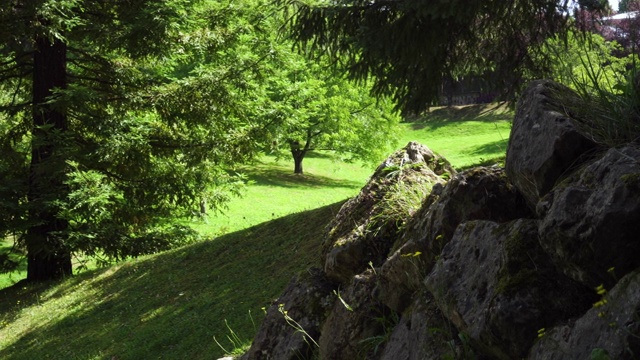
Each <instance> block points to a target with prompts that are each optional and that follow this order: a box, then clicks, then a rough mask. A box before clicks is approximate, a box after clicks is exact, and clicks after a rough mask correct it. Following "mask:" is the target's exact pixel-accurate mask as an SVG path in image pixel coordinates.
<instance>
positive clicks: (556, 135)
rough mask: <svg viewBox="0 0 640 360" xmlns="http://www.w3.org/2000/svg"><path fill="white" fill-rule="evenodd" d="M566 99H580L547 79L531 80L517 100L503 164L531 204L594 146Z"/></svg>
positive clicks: (533, 206)
mask: <svg viewBox="0 0 640 360" xmlns="http://www.w3.org/2000/svg"><path fill="white" fill-rule="evenodd" d="M567 102H571V103H572V104H576V103H579V102H580V99H579V98H578V96H577V95H576V94H575V93H574V92H573V91H572V90H571V89H569V88H567V87H565V86H563V85H560V84H557V83H554V82H552V81H548V80H540V81H534V82H533V83H531V85H530V86H529V87H528V88H527V89H526V90H525V91H524V93H523V95H522V97H521V98H520V100H519V101H518V105H517V111H516V115H515V118H514V120H513V126H512V128H511V136H510V137H509V145H508V148H507V159H506V163H505V167H506V170H507V174H508V175H509V178H510V179H511V181H513V183H514V184H515V186H516V187H517V188H518V189H520V191H521V192H522V194H523V195H524V197H525V198H526V199H527V201H528V203H529V205H530V206H531V207H532V208H535V206H536V204H537V203H538V201H539V200H540V198H541V197H543V196H544V195H545V194H546V193H548V192H549V191H550V190H551V189H552V188H553V186H554V185H555V183H556V182H557V181H558V179H559V178H560V177H561V175H563V174H566V173H567V172H568V170H569V169H570V168H573V167H576V166H577V165H579V164H580V162H581V161H583V160H585V159H586V158H587V157H586V156H585V154H586V153H588V152H589V151H590V150H592V149H594V148H595V147H596V144H595V143H594V142H593V141H592V140H590V138H589V137H588V136H586V135H584V134H583V133H582V132H581V131H580V129H579V126H578V123H577V122H576V120H574V119H572V118H571V117H570V116H569V115H568V114H567V111H566V108H567V107H566V106H565V105H564V104H566V103H567Z"/></svg>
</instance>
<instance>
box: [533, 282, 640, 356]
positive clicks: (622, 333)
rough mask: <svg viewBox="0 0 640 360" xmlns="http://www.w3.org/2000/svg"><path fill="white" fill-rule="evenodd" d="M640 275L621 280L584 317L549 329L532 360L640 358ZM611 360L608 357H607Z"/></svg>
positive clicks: (541, 339) (535, 346)
mask: <svg viewBox="0 0 640 360" xmlns="http://www.w3.org/2000/svg"><path fill="white" fill-rule="evenodd" d="M639 315H640V271H639V270H636V271H634V272H632V273H630V274H628V275H627V276H625V277H624V278H622V280H620V282H618V283H617V284H616V286H615V287H614V288H613V289H611V291H610V292H608V293H606V294H603V296H602V298H601V299H600V301H599V302H597V303H596V304H595V305H594V307H593V308H592V309H590V310H589V311H587V313H586V314H584V316H582V317H580V318H579V319H578V320H576V321H573V322H568V323H567V324H564V325H561V326H556V327H554V328H551V329H546V330H545V331H544V332H541V335H542V336H541V338H540V340H539V341H538V342H536V344H535V345H534V346H533V348H532V349H531V352H530V354H529V357H528V358H529V359H541V360H542V359H544V360H556V359H557V360H563V359H621V360H625V359H629V360H631V359H638V358H640V317H639ZM598 355H599V356H601V357H596V356H598ZM607 356H608V357H607Z"/></svg>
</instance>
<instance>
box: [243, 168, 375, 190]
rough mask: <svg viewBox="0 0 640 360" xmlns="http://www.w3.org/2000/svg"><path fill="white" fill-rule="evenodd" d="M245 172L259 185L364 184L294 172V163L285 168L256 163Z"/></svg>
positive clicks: (293, 186)
mask: <svg viewBox="0 0 640 360" xmlns="http://www.w3.org/2000/svg"><path fill="white" fill-rule="evenodd" d="M243 172H244V174H245V175H247V176H248V178H249V180H250V181H253V182H254V184H255V185H257V186H277V187H287V188H307V187H326V188H360V187H362V186H363V184H362V182H361V181H355V180H353V181H351V180H341V179H335V178H330V177H327V176H320V175H314V174H308V173H307V174H302V175H300V174H294V173H293V165H292V166H291V169H285V168H283V167H282V166H277V167H275V166H271V165H269V166H267V165H260V164H258V165H256V166H253V167H249V168H245V169H244V170H243Z"/></svg>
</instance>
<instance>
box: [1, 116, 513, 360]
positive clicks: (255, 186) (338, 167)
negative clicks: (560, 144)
mask: <svg viewBox="0 0 640 360" xmlns="http://www.w3.org/2000/svg"><path fill="white" fill-rule="evenodd" d="M485 110H486V108H485V107H465V108H456V109H446V108H445V109H434V110H432V111H431V112H430V113H428V114H425V116H423V117H422V118H419V119H412V121H411V122H408V123H404V124H402V127H401V134H400V136H399V138H400V142H399V144H398V147H402V146H404V145H405V144H406V142H408V141H410V140H416V141H419V142H422V143H424V144H426V145H427V146H429V147H430V148H431V149H432V150H434V151H436V152H438V153H441V154H442V155H444V156H445V157H447V158H448V159H449V160H450V161H451V162H452V163H453V165H454V166H456V167H458V168H462V167H467V166H470V165H472V164H476V163H479V162H482V161H484V160H493V159H499V158H501V157H504V151H505V149H506V143H507V138H508V134H509V128H510V124H509V122H508V121H507V120H510V118H511V114H510V113H509V112H508V111H504V110H503V109H499V110H498V111H494V112H491V113H486V112H484V111H485ZM390 151H391V149H390ZM381 160H382V159H381ZM304 167H305V175H303V176H297V175H294V174H293V164H292V162H291V161H285V160H281V161H279V162H276V161H275V159H274V158H271V157H264V158H263V159H262V161H261V162H259V163H257V164H255V165H252V166H247V167H245V168H244V169H243V172H244V173H245V174H246V175H247V176H248V178H249V179H250V180H251V183H250V184H249V186H248V188H247V192H246V194H245V195H244V196H243V197H242V198H238V199H234V200H233V201H232V202H231V203H230V204H229V208H228V210H227V211H226V212H225V214H224V215H217V216H214V215H213V214H211V215H210V217H209V219H208V220H207V221H206V222H198V223H196V227H197V228H198V229H199V230H200V231H201V232H202V233H204V234H208V235H209V237H210V238H213V237H214V235H219V236H217V237H215V238H214V239H211V240H208V241H204V242H202V243H198V244H194V245H191V246H185V247H183V248H179V249H175V250H172V251H168V252H164V253H160V254H157V255H154V256H147V257H142V258H138V259H134V260H130V261H126V262H123V263H120V264H116V265H114V266H112V267H109V268H104V269H97V270H96V269H94V270H90V271H85V272H83V273H81V274H79V275H76V276H74V277H72V278H69V279H66V280H63V281H60V282H55V283H47V284H22V283H20V284H17V285H15V286H11V287H6V286H8V285H11V284H13V283H14V282H15V281H18V280H19V279H21V278H23V277H24V269H22V272H19V273H14V274H11V275H10V276H11V277H10V278H9V277H8V276H6V275H5V276H3V277H0V288H1V287H6V288H4V289H2V290H0V308H1V309H2V312H0V359H119V360H124V359H148V358H162V359H216V358H218V357H220V356H222V355H223V354H224V351H223V350H221V349H220V348H219V347H218V346H217V345H216V343H215V341H214V336H215V337H216V339H218V340H219V341H220V342H221V343H222V345H223V346H225V347H227V348H228V349H231V348H233V347H235V346H236V345H237V344H233V343H231V342H230V341H228V339H227V335H228V334H229V328H231V329H233V330H234V331H235V332H236V333H237V334H238V336H239V337H240V338H241V339H243V340H245V341H249V340H250V339H251V338H252V336H253V334H254V332H255V328H254V323H255V324H256V325H257V324H258V323H259V322H260V320H261V319H262V310H261V308H262V307H264V306H267V305H268V304H269V303H270V301H272V300H274V299H275V298H276V297H277V296H278V295H279V294H280V293H281V292H282V290H283V289H284V287H285V286H286V284H287V283H288V282H289V280H290V279H291V278H292V276H294V275H295V274H297V273H299V272H300V271H305V270H306V269H307V268H308V267H310V266H312V265H314V264H319V258H318V247H319V245H320V243H321V241H322V237H323V229H324V227H325V225H326V224H327V223H328V222H329V221H330V220H331V219H332V217H333V216H334V215H335V214H336V212H337V211H338V210H339V208H340V205H341V203H342V202H343V201H344V200H345V199H346V198H348V197H351V196H354V195H356V194H357V193H358V191H359V190H360V188H361V187H362V186H363V185H364V184H365V182H366V181H367V178H368V177H369V176H370V175H371V173H372V172H373V169H374V167H375V165H368V166H362V165H361V164H344V163H339V162H335V161H333V160H331V159H330V158H328V157H327V156H326V154H322V153H317V154H314V155H312V156H310V157H309V158H307V159H305V161H304ZM0 245H2V244H0ZM227 323H228V327H227Z"/></svg>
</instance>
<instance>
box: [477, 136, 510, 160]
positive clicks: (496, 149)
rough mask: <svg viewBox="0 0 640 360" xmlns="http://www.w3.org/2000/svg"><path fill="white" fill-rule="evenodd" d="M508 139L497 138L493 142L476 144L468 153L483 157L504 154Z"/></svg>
mask: <svg viewBox="0 0 640 360" xmlns="http://www.w3.org/2000/svg"><path fill="white" fill-rule="evenodd" d="M508 144H509V139H502V140H497V141H494V142H490V143H486V144H482V145H479V146H476V147H475V148H473V149H472V150H471V151H470V154H473V155H476V156H479V157H480V158H484V157H487V156H496V155H497V154H505V153H506V151H507V145H508Z"/></svg>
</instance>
